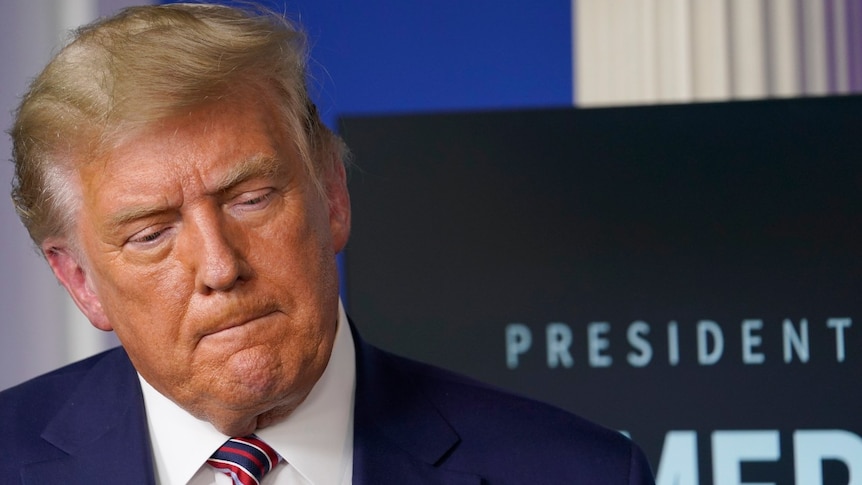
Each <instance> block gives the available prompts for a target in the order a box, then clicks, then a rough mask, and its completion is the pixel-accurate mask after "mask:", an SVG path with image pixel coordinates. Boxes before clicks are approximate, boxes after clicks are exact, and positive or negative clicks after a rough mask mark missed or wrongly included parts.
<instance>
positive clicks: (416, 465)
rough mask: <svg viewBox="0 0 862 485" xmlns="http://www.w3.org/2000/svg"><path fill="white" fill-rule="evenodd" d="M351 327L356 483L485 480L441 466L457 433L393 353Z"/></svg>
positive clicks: (456, 440)
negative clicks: (384, 349) (366, 338)
mask: <svg viewBox="0 0 862 485" xmlns="http://www.w3.org/2000/svg"><path fill="white" fill-rule="evenodd" d="M351 329H352V330H353V335H354V342H355V343H356V404H355V410H354V427H353V434H354V438H353V443H354V445H353V483H354V484H369V485H370V484H377V483H427V484H465V485H466V484H478V483H480V482H481V479H480V477H478V476H475V475H471V474H466V473H461V472H456V471H451V470H446V469H444V468H442V467H441V466H440V465H441V464H442V463H443V462H444V461H445V460H446V458H447V457H448V456H449V455H450V454H451V453H452V452H453V451H454V449H455V448H456V446H457V445H458V442H459V441H460V438H459V437H458V434H457V433H456V432H455V430H453V429H452V427H451V426H450V425H449V423H447V422H446V420H445V419H444V417H443V416H442V415H441V414H440V412H439V410H438V409H437V408H436V407H434V405H433V404H432V403H431V402H430V401H429V400H428V399H427V398H426V397H425V396H424V395H423V394H422V392H421V391H420V390H419V389H418V388H417V387H416V386H415V385H414V384H413V383H412V382H411V381H410V379H409V378H408V377H407V376H405V375H404V374H402V373H401V371H400V370H399V369H398V368H397V367H396V366H395V365H393V363H392V362H391V360H390V359H391V358H392V357H391V356H389V355H387V354H385V353H384V352H382V351H380V350H377V349H376V348H374V347H372V346H370V345H368V344H366V343H365V342H364V341H363V340H362V339H361V338H360V337H359V334H358V333H357V332H356V330H355V328H353V327H352V326H351Z"/></svg>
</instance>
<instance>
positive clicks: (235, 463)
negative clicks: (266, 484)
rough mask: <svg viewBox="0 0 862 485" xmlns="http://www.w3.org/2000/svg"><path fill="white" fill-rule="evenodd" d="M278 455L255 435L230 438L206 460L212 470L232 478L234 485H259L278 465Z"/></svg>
mask: <svg viewBox="0 0 862 485" xmlns="http://www.w3.org/2000/svg"><path fill="white" fill-rule="evenodd" d="M279 459H280V457H279V456H278V453H276V452H275V450H273V449H272V448H270V447H269V445H267V444H266V443H264V442H263V441H261V440H260V438H258V437H257V436H255V435H249V436H245V437H242V438H231V439H229V440H227V441H226V442H225V444H223V445H221V448H219V449H218V450H217V451H216V452H215V453H213V455H212V456H211V457H210V458H209V459H208V460H207V463H209V464H210V465H211V466H212V467H213V468H215V469H216V470H218V471H220V472H222V473H224V474H226V475H229V476H230V477H231V478H233V482H234V485H260V481H261V480H263V476H264V475H266V474H267V473H268V472H269V471H270V470H272V468H273V467H274V466H275V465H277V464H278V461H279Z"/></svg>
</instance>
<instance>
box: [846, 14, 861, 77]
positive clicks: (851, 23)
mask: <svg viewBox="0 0 862 485" xmlns="http://www.w3.org/2000/svg"><path fill="white" fill-rule="evenodd" d="M845 8H846V10H845V12H846V14H847V57H848V59H847V70H848V71H849V76H850V79H849V81H850V82H849V84H850V92H851V93H859V92H862V1H860V0H847V4H846V7H845Z"/></svg>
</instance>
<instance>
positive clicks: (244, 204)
mask: <svg viewBox="0 0 862 485" xmlns="http://www.w3.org/2000/svg"><path fill="white" fill-rule="evenodd" d="M272 193H273V192H272V190H270V189H265V190H255V191H253V192H246V193H244V194H241V195H239V196H237V197H236V199H234V200H235V206H236V207H237V208H239V209H240V210H255V209H262V208H264V207H266V206H267V205H269V202H270V201H271V200H272Z"/></svg>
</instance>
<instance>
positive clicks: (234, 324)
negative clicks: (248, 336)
mask: <svg viewBox="0 0 862 485" xmlns="http://www.w3.org/2000/svg"><path fill="white" fill-rule="evenodd" d="M277 312H278V310H277V309H276V308H274V307H272V306H265V307H263V308H258V309H255V310H250V311H248V310H247V311H232V312H227V314H226V315H223V316H221V318H214V319H213V321H215V322H220V323H217V324H216V325H213V326H211V327H209V328H206V329H205V330H204V331H203V332H202V333H201V335H200V339H201V340H204V339H214V338H216V339H221V338H233V337H239V336H242V334H243V333H248V332H250V331H254V329H255V327H258V326H260V325H266V324H267V323H268V321H269V320H271V318H272V317H273V316H274V315H275V314H276V313H277Z"/></svg>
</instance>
